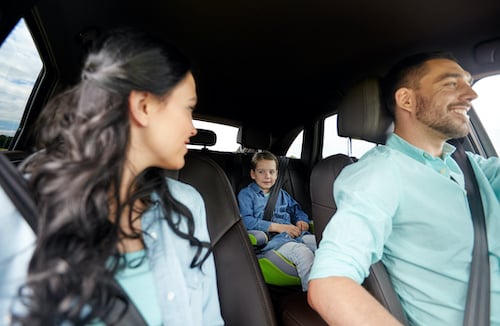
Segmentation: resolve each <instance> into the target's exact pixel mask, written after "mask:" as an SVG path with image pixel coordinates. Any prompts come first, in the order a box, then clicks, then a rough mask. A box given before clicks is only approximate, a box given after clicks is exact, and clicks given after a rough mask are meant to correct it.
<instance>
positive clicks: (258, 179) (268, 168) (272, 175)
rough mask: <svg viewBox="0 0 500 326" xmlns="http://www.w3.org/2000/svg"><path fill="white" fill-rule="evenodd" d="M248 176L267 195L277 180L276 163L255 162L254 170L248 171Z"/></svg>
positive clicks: (269, 161) (267, 161)
mask: <svg viewBox="0 0 500 326" xmlns="http://www.w3.org/2000/svg"><path fill="white" fill-rule="evenodd" d="M250 176H251V177H252V179H253V180H254V181H255V183H257V185H258V186H259V187H260V189H262V191H263V192H264V193H268V192H269V191H270V190H271V187H272V186H273V185H274V184H275V183H276V178H278V171H277V170H276V162H275V161H274V160H260V161H259V162H257V166H256V167H255V170H251V171H250Z"/></svg>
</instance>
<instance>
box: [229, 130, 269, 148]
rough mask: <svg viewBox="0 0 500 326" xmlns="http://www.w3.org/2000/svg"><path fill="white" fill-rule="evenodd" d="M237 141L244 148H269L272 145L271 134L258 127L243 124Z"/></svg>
mask: <svg viewBox="0 0 500 326" xmlns="http://www.w3.org/2000/svg"><path fill="white" fill-rule="evenodd" d="M237 142H238V144H240V145H241V146H242V147H244V148H250V149H269V148H270V147H271V134H270V133H269V132H266V131H263V130H259V129H258V128H252V127H249V126H241V127H240V128H239V129H238V137H237Z"/></svg>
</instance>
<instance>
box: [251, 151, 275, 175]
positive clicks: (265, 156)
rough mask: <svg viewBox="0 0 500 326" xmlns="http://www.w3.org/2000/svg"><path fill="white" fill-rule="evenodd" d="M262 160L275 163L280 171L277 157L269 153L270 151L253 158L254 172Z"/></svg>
mask: <svg viewBox="0 0 500 326" xmlns="http://www.w3.org/2000/svg"><path fill="white" fill-rule="evenodd" d="M262 160H269V161H271V160H272V161H274V162H275V163H276V168H277V169H278V168H279V167H278V164H279V163H278V158H277V157H276V155H274V154H273V153H271V152H269V151H261V152H257V153H255V154H253V157H252V161H251V165H250V167H251V169H252V170H255V168H256V167H257V163H259V162H260V161H262Z"/></svg>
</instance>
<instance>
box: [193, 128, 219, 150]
mask: <svg viewBox="0 0 500 326" xmlns="http://www.w3.org/2000/svg"><path fill="white" fill-rule="evenodd" d="M197 130H198V133H197V134H196V135H194V136H193V137H191V138H189V144H191V145H200V146H204V147H207V146H213V145H215V143H216V142H217V135H216V134H215V132H213V131H212V130H207V129H197Z"/></svg>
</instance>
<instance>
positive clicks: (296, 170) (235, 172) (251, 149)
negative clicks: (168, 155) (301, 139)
mask: <svg viewBox="0 0 500 326" xmlns="http://www.w3.org/2000/svg"><path fill="white" fill-rule="evenodd" d="M216 140H217V137H216V135H215V133H214V132H213V131H211V130H206V129H198V134H197V135H196V136H194V137H192V138H191V144H193V145H200V146H204V147H203V149H201V150H198V149H191V150H190V151H193V152H201V153H203V155H206V156H208V157H210V158H211V159H213V160H214V161H215V162H216V163H217V164H219V166H220V167H221V168H222V169H223V170H224V172H225V173H226V175H227V177H228V178H229V182H230V183H231V186H232V188H233V191H234V193H235V194H238V192H239V191H240V190H241V189H242V188H243V187H245V186H247V185H248V184H249V183H250V182H251V181H252V178H251V177H250V162H251V160H252V156H253V154H254V153H255V152H256V151H258V150H268V149H269V148H270V146H271V135H270V134H269V133H266V132H262V131H260V130H257V129H253V128H249V127H240V129H239V130H238V138H237V142H238V143H239V144H240V145H241V147H242V150H241V151H239V152H237V153H231V152H217V151H211V150H210V149H209V147H210V146H213V145H214V144H215V142H216ZM277 157H278V158H280V156H279V155H277ZM283 177H284V178H285V182H284V183H283V188H284V189H285V190H286V191H287V192H288V193H289V194H290V195H291V196H292V197H294V198H295V200H297V202H298V203H299V204H300V205H301V207H302V209H303V210H304V212H306V213H307V214H308V215H309V216H311V199H310V196H309V169H308V168H307V166H306V165H305V164H304V162H303V161H301V160H300V159H296V158H288V166H287V169H286V171H285V175H283Z"/></svg>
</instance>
